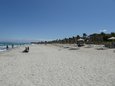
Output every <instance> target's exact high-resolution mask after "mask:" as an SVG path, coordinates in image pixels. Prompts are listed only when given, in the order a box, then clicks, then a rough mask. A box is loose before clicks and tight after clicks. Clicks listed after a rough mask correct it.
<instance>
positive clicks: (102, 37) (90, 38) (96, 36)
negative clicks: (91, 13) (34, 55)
mask: <svg viewBox="0 0 115 86" xmlns="http://www.w3.org/2000/svg"><path fill="white" fill-rule="evenodd" d="M110 37H115V32H111V33H104V32H101V33H93V34H90V35H87V34H86V33H83V34H82V36H80V35H76V36H72V37H69V38H63V39H56V40H52V41H40V42H32V43H34V44H52V43H60V44H74V43H77V41H78V39H80V38H81V39H84V42H85V43H87V44H91V43H93V44H105V43H110V42H113V41H115V40H108V38H110Z"/></svg>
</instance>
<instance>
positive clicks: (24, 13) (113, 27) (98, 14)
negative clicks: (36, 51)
mask: <svg viewBox="0 0 115 86" xmlns="http://www.w3.org/2000/svg"><path fill="white" fill-rule="evenodd" d="M100 31H105V32H106V33H109V32H115V0H0V40H7V39H9V40H10V39H12V40H22V39H23V40H25V39H26V40H27V39H29V40H41V39H44V40H49V39H58V38H65V37H71V36H76V35H81V34H82V33H87V34H90V33H99V32H100Z"/></svg>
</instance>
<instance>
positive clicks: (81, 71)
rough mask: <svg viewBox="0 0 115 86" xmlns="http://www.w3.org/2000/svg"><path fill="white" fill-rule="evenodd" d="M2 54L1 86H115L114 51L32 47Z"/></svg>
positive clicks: (0, 58)
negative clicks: (25, 51) (25, 50)
mask: <svg viewBox="0 0 115 86" xmlns="http://www.w3.org/2000/svg"><path fill="white" fill-rule="evenodd" d="M23 50H24V47H20V48H16V49H13V50H11V51H7V52H2V53H0V86H115V53H114V52H113V49H106V50H96V49H95V48H84V47H82V48H80V49H78V50H69V49H68V48H63V47H59V46H54V45H31V46H30V51H29V53H22V51H23Z"/></svg>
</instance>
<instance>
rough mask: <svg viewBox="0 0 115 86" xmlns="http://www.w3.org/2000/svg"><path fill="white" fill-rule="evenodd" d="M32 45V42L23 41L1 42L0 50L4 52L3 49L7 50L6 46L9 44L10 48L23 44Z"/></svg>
mask: <svg viewBox="0 0 115 86" xmlns="http://www.w3.org/2000/svg"><path fill="white" fill-rule="evenodd" d="M28 44H29V45H30V43H23V42H22V43H21V42H0V52H3V51H7V49H6V47H7V46H8V50H10V49H12V46H13V48H16V47H19V46H23V45H28Z"/></svg>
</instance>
